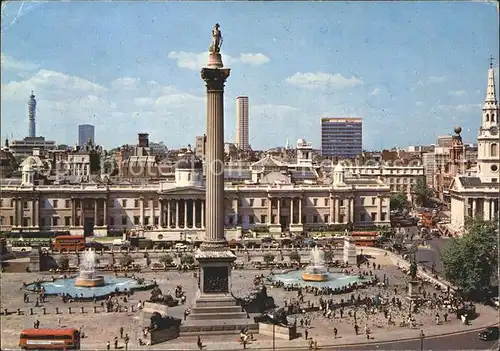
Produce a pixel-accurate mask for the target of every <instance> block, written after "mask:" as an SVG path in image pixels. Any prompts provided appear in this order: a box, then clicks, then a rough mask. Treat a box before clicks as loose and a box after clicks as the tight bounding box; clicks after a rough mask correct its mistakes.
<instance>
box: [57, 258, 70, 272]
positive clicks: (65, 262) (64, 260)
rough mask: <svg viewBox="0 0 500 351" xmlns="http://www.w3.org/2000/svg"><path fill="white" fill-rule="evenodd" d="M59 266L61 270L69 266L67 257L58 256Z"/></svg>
mask: <svg viewBox="0 0 500 351" xmlns="http://www.w3.org/2000/svg"><path fill="white" fill-rule="evenodd" d="M59 268H60V269H62V270H67V269H68V268H69V257H68V256H66V255H64V256H61V257H59Z"/></svg>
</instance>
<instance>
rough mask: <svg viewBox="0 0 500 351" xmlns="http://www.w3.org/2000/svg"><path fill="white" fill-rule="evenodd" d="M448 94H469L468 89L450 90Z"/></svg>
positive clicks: (457, 95)
mask: <svg viewBox="0 0 500 351" xmlns="http://www.w3.org/2000/svg"><path fill="white" fill-rule="evenodd" d="M448 95H450V96H456V97H460V96H467V91H465V90H450V91H449V92H448Z"/></svg>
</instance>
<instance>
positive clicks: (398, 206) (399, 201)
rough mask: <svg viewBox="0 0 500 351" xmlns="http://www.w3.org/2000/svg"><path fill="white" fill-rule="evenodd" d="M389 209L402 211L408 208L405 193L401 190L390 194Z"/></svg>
mask: <svg viewBox="0 0 500 351" xmlns="http://www.w3.org/2000/svg"><path fill="white" fill-rule="evenodd" d="M390 206H391V210H396V211H403V210H406V209H408V207H409V204H408V200H407V199H406V195H405V194H404V193H402V192H399V193H396V194H394V195H392V196H391V201H390Z"/></svg>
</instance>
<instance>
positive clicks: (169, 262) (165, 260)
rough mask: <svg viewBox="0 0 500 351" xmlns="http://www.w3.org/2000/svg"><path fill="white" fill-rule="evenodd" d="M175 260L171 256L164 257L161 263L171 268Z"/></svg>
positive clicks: (161, 258)
mask: <svg viewBox="0 0 500 351" xmlns="http://www.w3.org/2000/svg"><path fill="white" fill-rule="evenodd" d="M172 262H174V259H173V257H172V256H170V255H163V256H161V257H160V263H163V264H164V265H165V267H168V266H171V265H172Z"/></svg>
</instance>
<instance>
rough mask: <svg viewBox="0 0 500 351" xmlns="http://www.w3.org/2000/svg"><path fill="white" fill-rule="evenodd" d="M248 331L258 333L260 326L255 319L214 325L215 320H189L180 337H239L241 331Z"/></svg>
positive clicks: (223, 321)
mask: <svg viewBox="0 0 500 351" xmlns="http://www.w3.org/2000/svg"><path fill="white" fill-rule="evenodd" d="M244 328H246V329H248V330H250V331H252V332H254V333H258V331H259V325H258V324H257V323H255V322H254V320H253V319H247V318H246V316H245V319H226V320H219V321H217V322H215V323H214V321H213V320H189V321H188V322H187V323H186V324H183V325H181V326H180V336H181V337H184V336H197V335H204V334H210V335H235V334H236V335H237V334H239V333H240V331H241V329H244Z"/></svg>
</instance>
